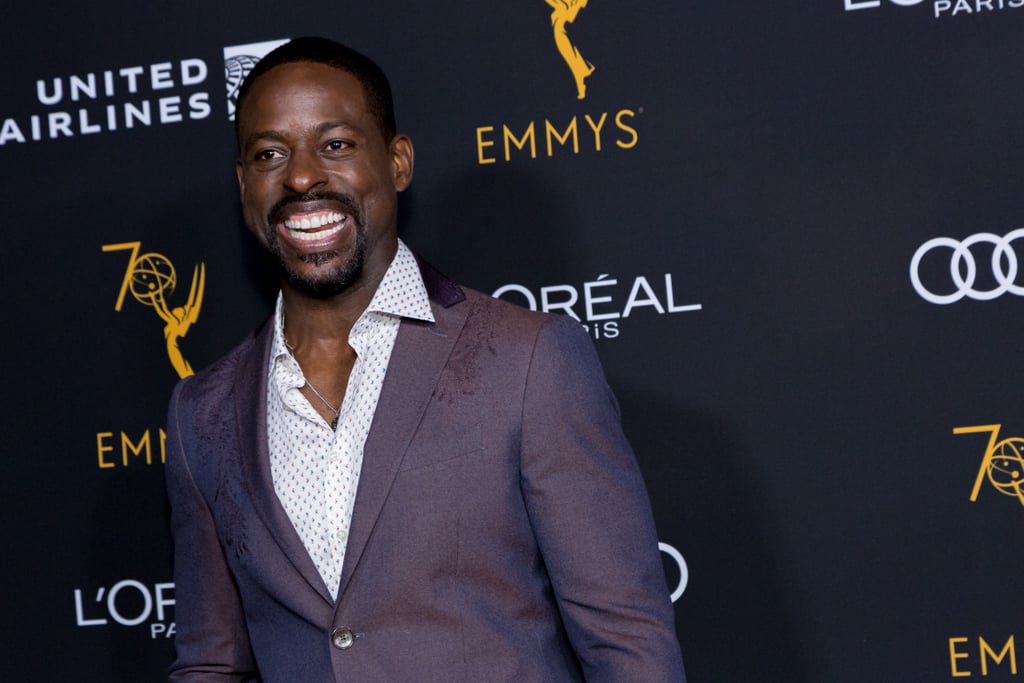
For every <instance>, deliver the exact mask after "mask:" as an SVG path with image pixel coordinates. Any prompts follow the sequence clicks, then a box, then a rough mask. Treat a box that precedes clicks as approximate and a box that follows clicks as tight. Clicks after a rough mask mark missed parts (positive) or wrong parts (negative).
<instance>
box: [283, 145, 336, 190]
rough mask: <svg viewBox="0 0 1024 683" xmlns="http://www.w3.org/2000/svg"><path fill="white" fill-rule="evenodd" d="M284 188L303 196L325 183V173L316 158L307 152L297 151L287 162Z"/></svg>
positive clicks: (321, 164) (313, 154)
mask: <svg viewBox="0 0 1024 683" xmlns="http://www.w3.org/2000/svg"><path fill="white" fill-rule="evenodd" d="M284 183H285V187H286V188H287V189H288V190H290V191H292V192H295V193H297V194H305V193H306V192H309V191H310V190H313V189H314V188H316V187H319V186H321V185H324V184H326V183H327V173H326V170H325V169H324V166H323V163H322V162H321V160H320V159H319V158H318V156H317V155H316V154H315V153H313V152H309V151H305V150H301V149H297V150H294V151H293V152H292V154H291V157H290V158H289V160H288V169H287V173H285V177H284Z"/></svg>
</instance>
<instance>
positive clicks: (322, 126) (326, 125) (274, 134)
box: [245, 121, 351, 147]
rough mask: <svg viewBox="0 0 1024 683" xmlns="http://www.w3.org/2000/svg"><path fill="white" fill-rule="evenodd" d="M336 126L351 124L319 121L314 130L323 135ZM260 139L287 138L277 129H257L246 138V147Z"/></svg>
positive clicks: (274, 139)
mask: <svg viewBox="0 0 1024 683" xmlns="http://www.w3.org/2000/svg"><path fill="white" fill-rule="evenodd" d="M335 128H351V126H349V125H348V124H347V123H345V122H344V121H324V122H322V123H318V124H317V125H316V126H315V128H314V130H315V131H316V132H317V134H319V135H323V134H324V133H326V132H327V131H329V130H334V129H335ZM259 140H273V141H275V142H283V141H284V140H285V135H284V133H282V132H280V131H276V130H261V131H256V132H255V133H253V134H252V135H250V136H249V137H248V138H246V140H245V147H248V146H249V145H251V144H252V143H254V142H257V141H259Z"/></svg>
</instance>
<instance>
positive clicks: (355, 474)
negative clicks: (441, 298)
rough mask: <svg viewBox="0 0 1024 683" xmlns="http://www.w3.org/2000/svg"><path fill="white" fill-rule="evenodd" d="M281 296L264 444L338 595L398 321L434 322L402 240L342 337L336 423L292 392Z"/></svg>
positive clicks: (297, 373)
mask: <svg viewBox="0 0 1024 683" xmlns="http://www.w3.org/2000/svg"><path fill="white" fill-rule="evenodd" d="M282 306H283V303H282V298H281V295H280V294H279V295H278V299H277V310H276V312H275V314H274V324H275V331H274V340H273V347H272V348H271V356H270V357H271V360H270V368H269V377H268V378H269V381H268V382H267V445H268V448H269V451H270V471H271V474H272V476H273V479H274V490H275V491H276V492H277V497H278V498H279V499H280V501H281V504H282V505H283V506H284V509H285V511H286V512H287V513H288V517H289V519H291V522H292V525H293V526H294V527H295V530H296V531H297V532H298V534H299V538H301V539H302V542H303V544H304V545H305V546H306V551H307V552H308V553H309V556H310V558H312V560H313V563H314V564H315V565H316V568H317V570H318V571H319V572H320V576H321V577H323V580H324V583H325V584H327V588H328V590H329V591H330V593H331V596H332V597H333V598H334V599H335V600H337V598H338V587H339V582H340V580H341V566H342V563H343V562H344V559H345V546H346V544H347V542H348V532H349V526H350V525H351V522H352V510H353V506H354V505H355V500H356V489H357V487H358V485H359V470H360V468H361V467H362V462H363V446H364V444H365V443H366V436H367V434H368V433H369V431H370V423H371V422H372V421H373V415H374V412H375V411H376V410H377V400H378V399H379V398H380V390H381V386H382V385H383V384H384V375H385V373H386V372H387V369H388V362H389V361H390V359H391V351H392V349H393V348H394V346H395V338H396V337H397V335H398V326H399V323H400V322H401V319H402V318H415V319H418V320H426V321H430V322H433V321H434V314H433V312H432V311H431V310H430V300H429V298H428V296H427V290H426V287H425V285H424V284H423V277H422V276H421V275H420V270H419V267H418V265H417V264H416V259H415V257H414V256H413V255H412V252H411V251H410V250H409V248H408V247H406V246H405V244H403V243H402V242H401V241H399V243H398V252H397V253H396V254H395V259H394V261H392V263H391V265H390V266H389V267H388V270H387V272H386V273H385V274H384V278H383V279H382V280H381V282H380V285H379V286H378V287H377V291H376V292H375V293H374V295H373V299H372V300H371V301H370V305H369V306H367V307H366V310H365V311H364V312H363V314H362V315H361V316H359V319H358V320H356V322H355V324H354V325H353V326H352V331H351V332H350V333H349V336H348V343H349V346H351V347H352V349H353V350H354V351H355V352H356V361H355V365H353V367H352V372H351V374H350V375H349V378H348V387H347V389H346V390H345V398H344V400H343V402H342V404H341V409H340V412H339V414H338V428H337V430H332V429H331V426H330V425H329V424H328V423H327V422H326V421H325V420H324V419H323V418H322V417H321V416H320V414H319V413H317V411H316V410H315V409H314V408H313V406H312V405H310V403H309V401H307V400H306V397H305V396H303V395H302V393H301V392H300V391H299V390H300V389H301V388H302V386H303V385H304V384H306V378H305V377H304V376H303V374H302V368H300V367H299V364H298V362H297V361H296V360H295V358H294V357H293V356H292V354H291V353H290V352H289V350H288V346H287V344H286V342H285V337H284V316H283V308H282Z"/></svg>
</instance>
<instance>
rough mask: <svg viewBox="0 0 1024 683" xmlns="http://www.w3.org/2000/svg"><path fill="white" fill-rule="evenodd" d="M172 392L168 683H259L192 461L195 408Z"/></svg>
mask: <svg viewBox="0 0 1024 683" xmlns="http://www.w3.org/2000/svg"><path fill="white" fill-rule="evenodd" d="M186 382H187V380H183V381H182V382H180V383H179V384H178V386H177V387H176V388H175V390H174V394H173V396H172V398H171V405H170V409H169V415H168V421H167V451H166V452H167V462H166V466H165V472H166V481H167V495H168V498H169V499H170V503H171V533H172V536H173V539H174V584H175V649H176V652H177V658H176V660H175V662H174V664H173V665H172V666H171V668H170V676H169V681H170V682H171V683H228V682H229V681H230V682H232V683H246V682H257V681H259V674H258V673H257V671H256V664H255V661H254V660H253V655H252V648H251V647H250V645H249V635H248V632H247V629H246V625H245V617H244V615H243V613H242V606H241V601H240V599H239V595H238V589H237V587H236V585H235V582H234V579H233V578H232V575H231V571H230V569H229V568H228V563H227V559H226V558H225V556H224V551H223V548H222V547H221V544H220V541H219V538H218V535H217V530H216V527H215V525H214V519H213V515H212V513H211V510H210V507H209V505H208V503H207V500H206V498H205V497H204V496H203V493H202V491H201V490H200V487H199V486H198V485H197V483H196V478H195V476H194V473H193V470H192V468H191V467H190V463H194V462H195V460H194V458H195V457H196V453H195V445H196V443H197V439H198V438H199V436H198V435H197V434H195V433H194V431H193V428H192V425H193V419H192V418H193V411H194V410H195V408H194V406H193V404H191V403H190V402H189V401H188V400H187V399H185V398H183V394H184V393H185V392H184V388H185V387H186V386H187V385H186Z"/></svg>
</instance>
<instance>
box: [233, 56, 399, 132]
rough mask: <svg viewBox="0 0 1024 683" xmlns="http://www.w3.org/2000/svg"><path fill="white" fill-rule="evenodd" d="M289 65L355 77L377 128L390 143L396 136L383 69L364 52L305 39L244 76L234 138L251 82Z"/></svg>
mask: <svg viewBox="0 0 1024 683" xmlns="http://www.w3.org/2000/svg"><path fill="white" fill-rule="evenodd" d="M292 62H313V63H316V64H326V65H327V66H333V67H334V68H336V69H340V70H342V71H345V72H347V73H349V74H351V75H352V76H354V77H355V78H356V80H358V81H359V83H360V84H361V85H362V86H363V94H364V95H365V96H366V104H367V107H369V109H370V113H371V114H373V116H374V118H375V119H377V125H378V126H380V130H381V132H382V133H383V134H384V139H385V140H386V141H390V140H391V139H392V138H393V137H395V133H396V132H397V130H398V127H397V126H396V125H395V102H394V99H393V98H392V96H391V84H390V83H388V77H387V76H386V75H385V74H384V70H383V69H381V68H380V67H379V66H377V63H376V62H374V61H373V60H372V59H370V58H369V57H367V56H366V55H364V54H363V53H361V52H357V51H356V50H353V49H352V48H350V47H348V46H346V45H342V44H341V43H337V42H335V41H333V40H329V39H327V38H319V37H315V36H307V37H303V38H295V39H293V40H290V41H288V42H287V43H285V44H284V45H281V46H280V47H278V48H276V49H274V50H273V51H271V52H270V53H269V54H267V56H266V57H264V58H263V59H261V60H260V61H258V62H257V63H256V66H254V67H253V68H252V70H251V71H250V72H249V73H248V75H246V77H245V80H244V81H243V82H242V86H241V87H240V88H239V89H238V102H237V105H236V106H235V137H236V138H237V137H238V119H239V118H240V114H241V112H242V107H243V105H244V104H245V98H246V96H248V94H249V91H250V90H251V89H252V85H253V83H255V82H256V80H257V79H259V77H260V76H262V75H263V74H265V73H267V72H268V71H270V70H271V69H273V68H274V67H275V66H280V65H282V64H289V63H292Z"/></svg>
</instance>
